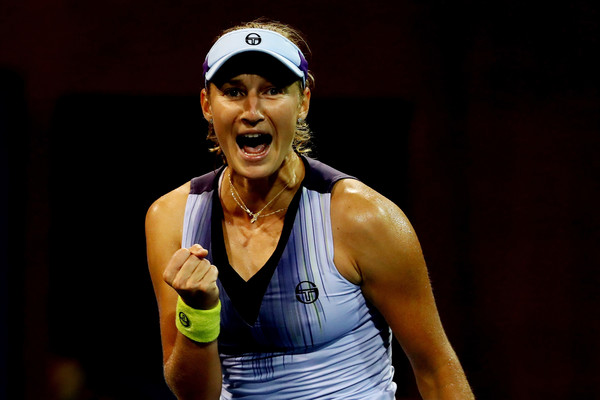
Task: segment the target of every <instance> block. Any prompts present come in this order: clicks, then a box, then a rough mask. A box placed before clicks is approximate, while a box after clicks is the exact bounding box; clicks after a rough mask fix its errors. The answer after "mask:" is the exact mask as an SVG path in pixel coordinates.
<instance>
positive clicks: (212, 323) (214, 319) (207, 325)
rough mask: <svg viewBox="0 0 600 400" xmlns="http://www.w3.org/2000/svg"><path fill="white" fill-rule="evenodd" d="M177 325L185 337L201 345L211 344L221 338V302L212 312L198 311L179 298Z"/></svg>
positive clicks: (176, 314) (176, 312)
mask: <svg viewBox="0 0 600 400" xmlns="http://www.w3.org/2000/svg"><path fill="white" fill-rule="evenodd" d="M175 325H176V326H177V329H178V330H179V332H181V333H182V334H183V335H184V336H185V337H187V338H188V339H191V340H193V341H195V342H199V343H210V342H212V341H213V340H216V339H217V337H219V331H220V329H221V301H220V300H219V303H218V304H217V306H216V307H215V308H212V309H210V310H197V309H195V308H192V307H190V306H188V305H187V304H185V303H184V302H183V300H182V299H181V297H178V298H177V308H176V311H175Z"/></svg>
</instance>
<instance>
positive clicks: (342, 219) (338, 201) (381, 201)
mask: <svg viewBox="0 0 600 400" xmlns="http://www.w3.org/2000/svg"><path fill="white" fill-rule="evenodd" d="M331 202H332V210H333V211H332V214H334V215H335V222H336V225H339V228H340V229H349V230H352V231H355V232H356V233H360V232H363V233H377V232H379V233H384V232H385V231H388V230H390V229H391V230H392V231H394V232H396V233H397V234H407V235H411V234H413V233H414V232H413V229H412V226H411V225H410V223H409V221H408V218H407V217H406V215H405V214H404V212H402V210H401V209H400V208H399V207H398V206H397V205H396V204H395V203H394V202H392V201H391V200H389V199H388V198H386V197H385V196H383V195H382V194H380V193H378V192H377V191H375V190H373V189H372V188H370V187H369V186H367V185H365V184H364V183H362V182H360V181H357V180H355V179H344V180H341V181H339V182H338V183H337V184H336V185H335V186H334V188H333V193H332V198H331Z"/></svg>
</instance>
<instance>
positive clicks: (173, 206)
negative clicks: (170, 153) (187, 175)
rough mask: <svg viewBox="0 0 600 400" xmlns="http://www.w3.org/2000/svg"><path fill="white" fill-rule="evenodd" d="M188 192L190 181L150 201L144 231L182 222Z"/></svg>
mask: <svg viewBox="0 0 600 400" xmlns="http://www.w3.org/2000/svg"><path fill="white" fill-rule="evenodd" d="M189 193H190V182H187V183H185V184H183V185H181V186H180V187H178V188H177V189H175V190H172V191H171V192H169V193H167V194H165V195H164V196H161V197H160V198H159V199H157V200H156V201H155V202H154V203H152V205H151V206H150V208H149V209H148V212H147V213H146V231H147V232H149V231H152V230H153V228H160V229H164V228H165V227H168V226H173V224H174V225H175V226H177V225H178V224H182V223H183V216H184V213H185V205H186V202H187V198H188V195H189Z"/></svg>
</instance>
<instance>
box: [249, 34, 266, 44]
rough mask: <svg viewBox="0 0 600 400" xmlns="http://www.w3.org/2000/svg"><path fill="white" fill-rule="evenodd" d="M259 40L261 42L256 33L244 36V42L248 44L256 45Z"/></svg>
mask: <svg viewBox="0 0 600 400" xmlns="http://www.w3.org/2000/svg"><path fill="white" fill-rule="evenodd" d="M260 42H262V39H261V37H260V36H259V35H258V33H249V34H248V36H246V43H248V44H249V45H250V46H258V45H259V44H260Z"/></svg>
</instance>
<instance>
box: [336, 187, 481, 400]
mask: <svg viewBox="0 0 600 400" xmlns="http://www.w3.org/2000/svg"><path fill="white" fill-rule="evenodd" d="M332 203H333V204H332V207H331V208H332V221H333V230H334V243H335V254H336V256H335V262H336V265H337V266H338V268H339V269H340V272H341V273H342V274H343V275H344V276H346V277H347V278H348V279H349V280H350V281H352V282H354V283H356V284H360V285H361V288H362V291H363V293H364V295H365V297H366V298H367V299H368V300H369V301H370V302H371V303H372V304H373V305H374V306H375V307H376V308H377V309H378V310H379V311H380V312H381V314H382V315H383V316H384V317H385V319H386V321H387V322H388V324H389V325H390V327H391V328H392V331H393V332H394V336H395V337H396V339H397V340H398V342H399V343H400V345H401V346H402V348H403V350H404V352H405V353H406V355H407V357H408V359H409V360H410V363H411V365H412V368H413V371H414V373H415V377H416V380H417V385H418V387H419V391H420V393H421V395H422V396H423V398H424V399H461V400H462V399H473V398H474V397H473V394H472V392H471V389H470V387H469V384H468V382H467V380H466V377H465V375H464V373H463V370H462V367H461V365H460V362H459V360H458V358H457V357H456V354H455V353H454V350H453V349H452V347H451V346H450V343H449V342H448V339H447V337H446V334H445V333H444V329H443V327H442V323H441V321H440V318H439V315H438V311H437V307H436V305H435V300H434V297H433V293H432V290H431V285H430V282H429V277H428V273H427V267H426V266H425V261H424V258H423V254H422V251H421V247H420V245H419V242H418V240H417V236H416V234H415V232H414V231H413V228H412V226H411V225H410V223H409V221H408V219H407V218H406V216H405V215H404V214H403V213H402V211H401V210H400V209H399V208H398V207H397V206H396V205H395V204H393V203H392V202H390V201H389V200H387V199H386V198H384V197H383V196H381V195H380V194H378V193H376V192H375V191H373V190H372V189H369V188H368V187H366V186H365V185H364V184H362V183H360V182H357V181H354V180H344V181H341V182H339V183H338V184H337V185H336V186H335V188H334V192H333V196H332Z"/></svg>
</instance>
